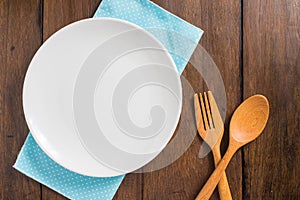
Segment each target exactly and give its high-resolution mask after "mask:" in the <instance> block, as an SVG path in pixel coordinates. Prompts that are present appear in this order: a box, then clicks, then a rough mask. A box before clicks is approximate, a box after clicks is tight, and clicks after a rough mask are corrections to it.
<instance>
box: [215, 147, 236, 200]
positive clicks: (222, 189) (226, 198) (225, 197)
mask: <svg viewBox="0 0 300 200" xmlns="http://www.w3.org/2000/svg"><path fill="white" fill-rule="evenodd" d="M212 153H213V157H214V162H215V167H217V166H218V164H219V162H220V160H221V152H220V146H219V145H215V146H214V148H213V149H212ZM218 190H219V195H220V199H221V200H232V196H231V192H230V187H229V184H228V180H227V176H226V173H225V171H224V173H223V174H222V176H221V179H220V181H219V183H218Z"/></svg>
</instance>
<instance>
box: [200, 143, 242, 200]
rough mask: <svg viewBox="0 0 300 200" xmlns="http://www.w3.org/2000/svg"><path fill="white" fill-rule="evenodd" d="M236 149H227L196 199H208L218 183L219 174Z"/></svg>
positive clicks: (220, 174) (222, 171)
mask: <svg viewBox="0 0 300 200" xmlns="http://www.w3.org/2000/svg"><path fill="white" fill-rule="evenodd" d="M235 152H236V150H231V149H228V150H227V152H226V154H225V155H224V157H223V158H222V160H221V161H220V162H219V164H218V167H217V168H216V169H215V171H214V172H213V173H212V174H211V176H210V177H209V179H208V181H207V182H206V183H205V185H204V187H203V188H202V190H201V191H200V193H199V194H198V196H197V197H196V200H208V199H209V198H210V196H211V195H212V193H213V192H214V190H215V188H216V186H217V185H218V183H219V181H220V178H221V176H222V175H223V173H224V172H225V169H226V167H227V165H228V163H229V162H230V160H231V158H232V156H233V155H234V153H235Z"/></svg>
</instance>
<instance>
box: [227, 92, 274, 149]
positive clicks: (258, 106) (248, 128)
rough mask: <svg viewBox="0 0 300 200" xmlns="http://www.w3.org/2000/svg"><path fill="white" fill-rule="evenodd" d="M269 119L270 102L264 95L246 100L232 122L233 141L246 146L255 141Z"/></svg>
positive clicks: (235, 113)
mask: <svg viewBox="0 0 300 200" xmlns="http://www.w3.org/2000/svg"><path fill="white" fill-rule="evenodd" d="M268 118H269V102H268V100H267V98H266V97H265V96H263V95H254V96H252V97H249V98H248V99H246V100H245V101H244V102H243V103H242V104H241V105H240V106H239V107H238V108H237V110H236V111H235V112H234V114H233V116H232V118H231V122H230V137H231V139H232V140H231V141H235V142H237V143H239V144H240V145H245V144H247V143H249V142H251V141H253V140H255V139H256V138H257V137H258V136H259V135H260V134H261V133H262V131H263V129H264V128H265V126H266V124H267V121H268Z"/></svg>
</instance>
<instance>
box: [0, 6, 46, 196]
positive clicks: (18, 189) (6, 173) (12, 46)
mask: <svg viewBox="0 0 300 200" xmlns="http://www.w3.org/2000/svg"><path fill="white" fill-rule="evenodd" d="M39 9H40V2H39V1H38V0H32V1H22V0H19V1H17V0H1V1H0V71H1V73H0V199H12V200H14V199H39V198H40V184H39V183H37V182H35V181H33V180H31V179H29V178H28V177H26V176H24V175H23V174H21V173H19V172H18V171H16V170H14V169H13V167H12V166H13V164H14V162H15V160H16V158H17V155H18V152H19V151H20V149H21V146H22V144H23V142H24V140H25V138H26V136H27V134H28V128H27V126H26V123H25V119H24V115H23V109H22V85H23V80H24V75H25V72H26V70H27V67H28V65H29V62H30V60H31V58H32V56H33V55H34V53H35V51H36V50H37V49H38V47H39V46H40V44H41V38H40V21H39Z"/></svg>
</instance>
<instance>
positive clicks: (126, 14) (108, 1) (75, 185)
mask: <svg viewBox="0 0 300 200" xmlns="http://www.w3.org/2000/svg"><path fill="white" fill-rule="evenodd" d="M94 17H113V18H119V19H123V20H126V21H129V22H132V23H135V24H137V25H139V26H140V27H142V28H144V29H146V30H148V31H149V32H152V33H153V34H154V35H155V37H157V38H158V39H159V40H160V41H161V42H162V43H163V44H164V45H165V46H166V48H167V49H168V51H169V52H170V54H171V55H172V57H173V59H174V61H175V63H176V66H177V69H178V72H179V73H180V74H181V72H182V71H183V69H184V67H185V66H186V64H187V62H188V60H189V58H190V56H191V54H192V53H193V51H194V50H195V48H196V45H197V43H198V42H199V40H200V38H201V36H202V34H203V31H202V30H201V29H199V28H197V27H195V26H193V25H191V24H189V23H187V22H186V21H183V20H182V19H180V18H178V17H176V16H175V15H173V14H171V13H169V12H167V11H166V10H164V9H162V8H161V7H159V6H157V5H156V4H154V3H152V2H150V1H148V0H126V1H124V0H103V1H102V3H101V5H100V6H99V7H98V9H97V11H96V13H95V15H94ZM159 29H164V30H166V32H167V34H161V33H162V32H160V31H159V32H157V30H159ZM174 32H176V33H179V34H180V35H182V36H183V37H185V38H188V39H189V40H190V41H192V43H191V44H193V45H189V46H188V47H186V46H184V48H182V43H181V41H178V38H180V37H172V35H173V33H174ZM178 49H181V50H179V51H178ZM182 49H185V50H184V51H182ZM175 52H176V53H175ZM178 52H179V53H178ZM179 54H180V55H179ZM13 167H14V168H15V169H17V170H19V171H20V172H22V173H24V174H25V175H27V176H29V177H31V178H32V179H34V180H36V181H38V182H40V183H42V184H44V185H46V186H48V187H49V188H51V189H53V190H55V191H57V192H58V193H60V194H62V195H64V196H66V197H68V198H70V199H112V198H113V196H114V194H115V193H116V191H117V189H118V187H119V186H120V184H121V182H122V180H123V178H124V176H117V177H111V178H95V177H88V176H83V175H80V174H77V173H74V172H72V171H69V170H68V169H66V168H64V167H62V166H60V165H58V164H57V163H56V162H54V161H53V160H52V159H51V158H49V157H48V156H47V155H46V154H45V153H44V152H43V151H42V149H41V148H40V147H39V146H38V144H37V143H36V142H35V140H34V139H33V137H32V135H31V134H30V133H29V135H28V137H27V139H26V141H25V144H24V145H23V147H22V149H21V151H20V153H19V155H18V158H17V161H16V163H15V164H14V166H13Z"/></svg>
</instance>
